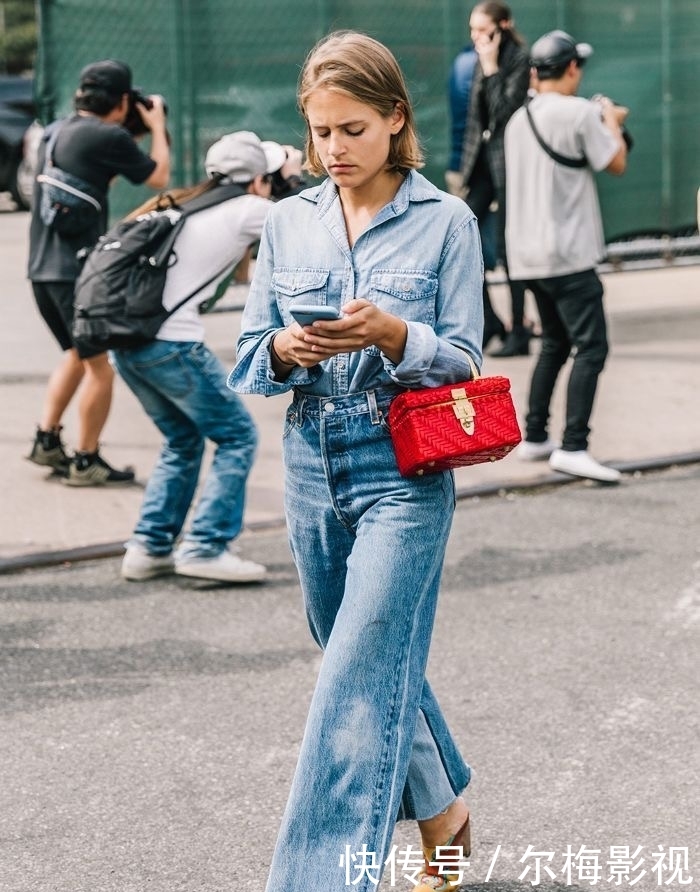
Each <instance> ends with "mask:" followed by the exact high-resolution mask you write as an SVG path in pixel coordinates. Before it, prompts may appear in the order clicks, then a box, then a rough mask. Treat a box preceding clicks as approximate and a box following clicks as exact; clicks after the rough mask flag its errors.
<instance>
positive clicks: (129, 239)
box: [73, 183, 246, 356]
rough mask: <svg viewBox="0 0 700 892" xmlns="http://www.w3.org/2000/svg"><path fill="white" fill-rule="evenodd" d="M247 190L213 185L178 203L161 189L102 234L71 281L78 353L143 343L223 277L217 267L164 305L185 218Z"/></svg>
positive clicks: (74, 328) (93, 353) (93, 352)
mask: <svg viewBox="0 0 700 892" xmlns="http://www.w3.org/2000/svg"><path fill="white" fill-rule="evenodd" d="M245 191H246V190H245V189H244V188H243V187H242V186H240V185H238V184H236V183H228V184H225V185H219V186H214V187H213V188H212V189H209V190H207V191H206V192H203V193H202V194H201V195H198V196H197V197H196V198H193V199H191V200H190V201H188V202H186V203H184V204H182V205H178V204H176V203H175V201H174V200H173V198H172V196H171V195H169V194H168V193H165V194H164V195H163V196H161V201H160V202H159V204H158V207H157V208H156V209H155V210H153V211H150V212H148V213H145V214H141V215H140V216H138V217H136V218H134V219H133V220H121V221H120V222H119V223H117V224H116V225H114V226H113V227H112V228H111V229H109V230H108V231H107V232H106V233H105V234H104V235H103V236H101V238H100V239H99V241H98V242H97V244H96V245H95V247H94V248H93V249H92V250H91V251H90V252H89V253H88V254H87V258H86V260H85V265H84V266H83V269H82V271H81V273H80V275H79V276H78V280H77V282H76V283H75V302H74V317H73V340H74V342H75V347H76V349H77V351H78V355H79V356H92V355H95V354H96V353H103V352H104V351H105V350H111V349H118V348H122V349H128V348H130V347H140V346H142V345H143V344H147V343H148V342H149V341H152V340H153V339H154V338H155V336H156V334H157V333H158V329H159V328H160V327H161V325H162V324H163V322H165V320H166V319H167V318H168V316H171V315H172V314H173V313H174V312H175V311H176V310H179V309H180V307H182V306H183V305H184V304H186V303H187V301H188V300H190V299H191V298H193V297H194V296H195V295H196V294H199V292H200V291H201V290H202V289H203V288H206V286H207V285H209V284H211V282H214V281H215V280H216V279H217V278H219V277H220V276H221V275H223V274H224V273H225V272H226V269H223V270H222V269H219V270H217V271H216V272H215V273H214V274H213V275H212V276H211V277H210V278H209V279H207V281H206V282H203V283H202V284H201V285H200V286H199V287H198V288H197V289H196V290H195V291H193V292H192V293H191V294H188V295H187V296H186V297H183V298H182V300H180V301H178V303H177V304H176V306H174V307H173V308H172V309H171V310H166V309H165V307H164V306H163V289H164V288H165V277H166V275H167V272H168V269H169V268H170V267H171V266H172V265H173V264H175V263H177V251H176V248H175V245H176V240H177V237H178V235H179V233H180V230H181V229H182V227H183V226H184V224H185V220H186V218H187V217H188V216H189V215H190V214H193V213H196V212H197V211H201V210H204V208H208V207H212V206H213V205H215V204H219V203H220V202H223V201H228V200H229V199H230V198H236V197H237V196H239V195H244V194H245Z"/></svg>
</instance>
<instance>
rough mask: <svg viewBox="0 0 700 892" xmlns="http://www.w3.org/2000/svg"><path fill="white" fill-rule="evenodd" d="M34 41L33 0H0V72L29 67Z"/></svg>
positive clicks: (34, 14) (23, 70)
mask: <svg viewBox="0 0 700 892" xmlns="http://www.w3.org/2000/svg"><path fill="white" fill-rule="evenodd" d="M36 45H37V26H36V8H35V5H34V0H0V73H2V74H22V73H23V72H26V71H30V70H31V69H33V67H34V59H35V56H36Z"/></svg>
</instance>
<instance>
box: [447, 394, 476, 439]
mask: <svg viewBox="0 0 700 892" xmlns="http://www.w3.org/2000/svg"><path fill="white" fill-rule="evenodd" d="M451 393H452V399H453V400H454V403H453V404H452V411H453V412H454V413H455V415H456V416H457V420H458V421H459V423H460V424H461V425H462V430H463V431H464V433H465V434H467V435H468V436H470V437H471V436H472V435H473V433H474V416H475V415H476V410H475V409H474V406H473V405H472V404H471V403H470V402H469V399H468V397H467V391H466V390H465V389H464V388H463V387H455V388H454V390H452V391H451Z"/></svg>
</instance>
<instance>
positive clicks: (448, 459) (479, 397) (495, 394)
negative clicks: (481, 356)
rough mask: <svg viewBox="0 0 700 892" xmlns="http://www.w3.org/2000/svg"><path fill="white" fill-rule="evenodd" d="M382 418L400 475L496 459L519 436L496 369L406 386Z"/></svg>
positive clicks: (507, 391) (505, 387)
mask: <svg viewBox="0 0 700 892" xmlns="http://www.w3.org/2000/svg"><path fill="white" fill-rule="evenodd" d="M388 424H389V430H390V432H391V439H392V442H393V444H394V452H395V453H396V462H397V464H398V466H399V471H400V472H401V474H402V475H403V476H404V477H412V476H413V475H415V474H418V475H421V474H432V473H436V472H437V471H444V470H447V469H448V468H460V467H463V466H465V465H475V464H478V463H479V462H484V461H497V460H498V459H499V458H504V457H505V456H506V455H508V453H509V452H510V451H511V449H514V448H515V447H516V446H517V445H518V443H519V442H520V440H521V434H520V428H519V427H518V420H517V417H516V414H515V406H514V405H513V400H512V397H511V395H510V381H509V380H508V378H503V377H501V376H499V375H495V376H492V377H489V378H473V379H472V380H471V381H462V382H461V383H459V384H445V385H443V386H442V387H428V388H424V389H422V390H407V391H406V392H405V393H401V394H399V396H397V397H396V398H395V399H394V400H393V401H392V403H391V406H390V407H389V417H388Z"/></svg>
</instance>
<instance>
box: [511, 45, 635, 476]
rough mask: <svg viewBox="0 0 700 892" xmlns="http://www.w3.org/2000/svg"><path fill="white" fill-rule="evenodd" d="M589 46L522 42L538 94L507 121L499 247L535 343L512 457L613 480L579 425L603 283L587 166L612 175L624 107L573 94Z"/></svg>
mask: <svg viewBox="0 0 700 892" xmlns="http://www.w3.org/2000/svg"><path fill="white" fill-rule="evenodd" d="M592 52H593V49H592V47H591V46H589V45H588V44H587V43H576V42H575V41H574V39H573V38H572V37H571V36H570V35H569V34H566V33H565V32H564V31H551V32H550V33H548V34H545V35H544V36H543V37H540V39H539V40H537V41H535V43H534V44H533V45H532V49H531V52H530V56H531V58H530V61H531V64H532V66H533V67H534V69H535V71H536V74H537V81H538V92H537V94H536V95H535V96H534V98H533V99H532V100H531V101H530V102H529V103H527V104H526V105H525V106H524V107H523V108H521V109H519V110H518V111H517V112H516V113H515V114H514V115H513V117H512V118H511V119H510V121H509V122H508V125H507V127H506V133H505V153H506V189H507V196H508V197H507V204H506V248H507V252H508V265H509V269H510V272H511V276H512V277H513V278H515V279H519V280H521V281H522V282H523V283H524V284H525V286H526V287H527V288H529V289H530V290H531V291H532V293H533V294H534V296H535V300H536V302H537V308H538V310H539V315H540V320H541V323H542V348H541V350H540V355H539V358H538V360H537V364H536V366H535V369H534V372H533V376H532V381H531V384H530V397H529V407H528V413H527V420H526V432H525V440H524V441H523V442H522V443H521V444H520V446H519V447H518V449H517V451H516V454H517V455H518V456H519V457H520V458H521V459H524V460H526V461H534V460H546V459H549V464H550V467H551V468H552V470H554V471H561V472H562V473H565V474H571V475H572V476H575V477H587V478H590V479H592V480H598V481H600V482H602V483H617V482H618V481H619V479H620V473H619V471H617V470H616V469H614V468H609V467H606V466H604V465H601V464H600V463H599V462H597V461H596V460H595V459H594V458H593V456H592V455H591V454H590V453H589V452H588V435H589V433H590V429H589V426H588V423H589V419H590V416H591V412H592V409H593V401H594V398H595V393H596V388H597V384H598V376H599V375H600V372H601V371H602V369H603V366H604V364H605V359H606V356H607V354H608V341H607V326H606V321H605V313H604V310H603V285H602V282H601V281H600V278H599V277H598V274H597V272H596V264H597V263H599V262H600V260H602V258H603V256H604V254H605V241H604V238H603V225H602V220H601V216H600V207H599V203H598V192H597V187H596V181H595V173H596V172H598V171H603V170H605V171H607V172H608V173H611V174H616V175H621V174H623V173H624V171H625V168H626V166H627V143H626V141H625V138H624V135H623V132H622V129H621V123H622V121H623V120H624V117H625V116H626V110H625V109H622V108H620V107H619V106H616V105H615V104H614V103H613V102H612V101H611V100H610V99H608V98H607V97H602V96H601V97H597V98H596V99H595V100H594V101H591V100H588V99H584V98H582V97H579V96H577V95H576V93H577V92H578V88H579V85H580V83H581V78H582V76H583V66H584V64H585V62H586V60H587V59H588V57H589V56H590V55H591V53H592ZM573 348H575V355H574V359H573V366H572V369H571V375H570V377H569V382H568V388H567V402H566V425H565V429H564V436H563V439H562V442H561V444H560V443H559V442H557V441H555V440H554V439H552V438H550V436H549V434H548V430H547V427H548V423H549V405H550V401H551V398H552V393H553V391H554V386H555V384H556V381H557V377H558V375H559V373H560V371H561V369H562V368H563V366H564V364H565V363H566V362H567V360H568V358H569V355H570V354H571V352H572V349H573Z"/></svg>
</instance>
